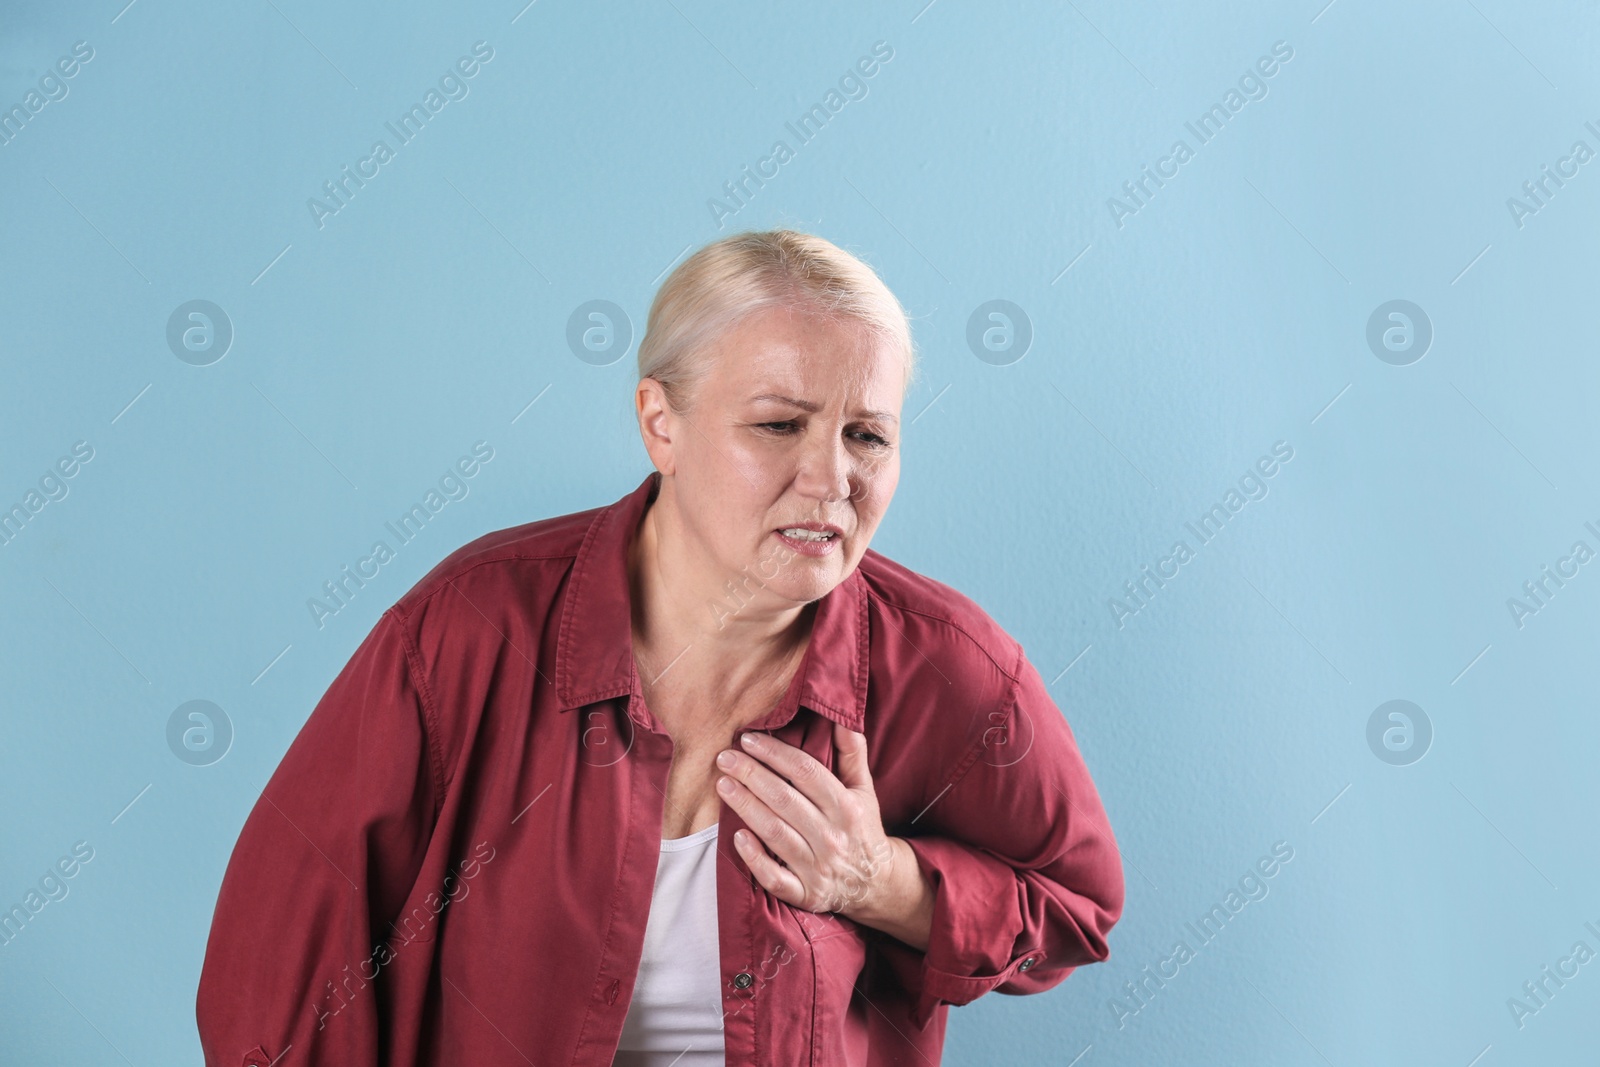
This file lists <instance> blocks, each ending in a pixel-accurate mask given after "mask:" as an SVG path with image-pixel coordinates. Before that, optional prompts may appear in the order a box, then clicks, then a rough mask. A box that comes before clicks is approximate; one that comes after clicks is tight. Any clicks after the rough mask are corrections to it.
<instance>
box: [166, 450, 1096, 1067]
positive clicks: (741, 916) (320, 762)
mask: <svg viewBox="0 0 1600 1067" xmlns="http://www.w3.org/2000/svg"><path fill="white" fill-rule="evenodd" d="M657 485H658V476H657V475H656V474H654V473H652V474H651V475H650V477H648V478H646V479H645V481H644V482H643V483H641V484H640V486H639V488H638V489H636V490H634V491H633V492H631V493H629V494H628V495H627V496H625V497H623V498H622V499H621V500H619V501H617V502H616V503H615V504H612V505H611V506H609V507H605V508H597V509H594V510H590V511H585V512H581V513H578V514H574V515H564V516H561V517H558V518H553V519H548V520H545V521H541V522H534V523H530V524H527V525H524V526H518V527H514V528H512V529H507V530H501V531H499V532H496V533H492V534H489V535H487V536H485V537H482V538H479V539H478V540H476V541H473V542H472V543H470V544H468V545H466V546H465V547H463V548H461V549H459V550H457V551H456V552H454V553H452V554H451V555H450V556H449V557H448V558H447V559H445V560H444V561H443V562H442V563H440V564H439V565H438V566H437V567H435V568H434V569H433V571H431V572H430V573H429V574H428V575H427V576H426V577H425V578H423V579H422V581H420V582H419V583H417V585H416V586H415V587H414V588H412V589H411V590H410V591H409V592H407V593H406V594H405V595H404V596H403V597H402V598H401V599H400V600H399V602H398V603H396V604H395V605H394V606H393V607H391V608H390V609H389V610H388V611H386V612H385V613H384V614H383V616H382V617H381V618H380V619H379V620H378V623H377V625H376V626H374V628H373V630H372V632H371V633H370V634H369V635H368V636H367V637H366V639H365V640H364V641H363V642H362V644H361V646H360V647H359V648H358V649H357V650H356V652H355V654H354V655H353V656H352V657H351V659H350V661H349V663H348V664H347V665H346V666H345V667H344V669H343V670H342V671H341V672H340V673H339V675H338V677H337V678H335V679H334V681H333V684H332V685H331V686H330V687H329V689H328V691H327V693H326V695H325V696H324V697H323V698H322V700H321V701H319V702H318V704H317V706H316V709H315V710H314V711H313V712H312V714H311V717H310V718H309V719H308V720H307V722H306V724H305V726H304V727H303V728H302V729H301V731H300V733H299V735H298V736H297V737H296V738H295V740H294V743H293V744H292V745H291V746H290V747H289V750H288V752H287V753H286V754H285V755H284V757H283V761H282V763H281V764H280V765H279V766H278V769H277V771H276V772H275V773H274V774H273V776H272V779H271V781H269V782H268V783H267V787H266V790H265V792H264V793H263V794H262V796H261V798H260V799H259V800H258V801H257V803H256V805H255V808H254V810H253V811H252V812H251V814H250V817H249V819H248V820H247V821H246V822H245V825H244V829H243V831H242V832H241V833H240V835H239V841H238V844H237V845H236V846H235V848H234V851H233V856H232V858H231V860H230V861H229V864H228V869H227V873H226V875H225V876H224V878H223V882H222V888H221V892H220V895H219V896H218V899H217V907H216V913H215V915H214V917H213V919H212V926H211V936H210V940H209V942H208V944H207V947H206V957H205V966H204V970H203V972H202V974H201V977H200V986H199V993H198V997H197V1001H196V1015H197V1018H198V1020H199V1027H200V1038H201V1043H202V1045H203V1047H204V1050H205V1059H206V1063H207V1064H208V1065H210V1067H267V1065H268V1064H269V1063H274V1062H276V1063H277V1064H281V1065H282V1067H302V1065H315V1067H322V1065H326V1067H377V1065H380V1064H381V1065H393V1067H413V1065H416V1067H423V1065H433V1064H439V1065H443V1064H472V1065H474V1067H488V1065H496V1064H507V1065H518V1064H537V1065H538V1067H546V1065H549V1064H562V1065H568V1064H582V1065H586V1067H609V1065H610V1064H611V1060H612V1055H613V1053H614V1051H615V1049H616V1046H617V1042H618V1038H619V1035H620V1034H621V1031H622V1023H623V1019H624V1017H625V1016H626V1014H627V1010H628V1003H629V998H630V996H631V993H632V989H633V982H634V977H635V975H636V973H637V971H638V966H639V958H640V953H641V948H642V944H643V940H644V933H645V920H646V917H647V913H648V911H649V907H650V897H651V891H652V889H653V886H654V879H655V871H656V860H657V857H658V856H659V853H660V844H661V828H662V809H663V805H664V801H665V793H664V790H665V788H666V783H667V771H668V768H669V766H670V763H671V760H672V743H671V740H670V739H669V737H668V736H667V734H666V733H665V731H664V730H663V729H662V727H661V725H660V724H659V723H658V722H657V721H656V719H655V717H654V716H653V715H652V714H651V712H650V711H649V709H648V708H646V707H645V704H644V701H643V699H642V697H641V695H640V688H639V677H638V674H637V672H636V670H635V667H634V659H633V655H632V636H631V630H630V619H629V592H628V577H627V569H626V550H627V546H628V543H629V539H630V537H631V535H632V534H633V532H634V531H635V530H636V529H637V527H638V524H639V521H640V519H641V518H642V517H643V515H644V512H645V509H646V508H647V507H648V505H649V503H650V502H651V501H652V500H653V499H654V497H655V491H656V488H657ZM749 580H750V582H751V583H752V588H753V587H755V586H754V583H757V582H759V580H760V578H759V576H758V575H755V574H752V575H751V576H750V579H749ZM735 597H736V593H734V592H732V591H730V600H729V603H728V605H726V608H727V609H728V610H732V609H733V608H736V607H737V606H738V600H737V599H736V598H735ZM813 627H814V628H813V631H812V637H811V641H810V644H809V646H808V648H807V651H806V654H805V658H804V660H803V661H802V663H801V666H800V668H799V670H798V671H797V672H796V673H795V675H794V678H793V680H792V681H791V683H790V685H789V688H788V691H787V694H786V695H785V696H784V698H783V700H782V702H781V703H780V704H779V705H778V706H777V707H776V708H775V709H774V710H773V711H772V713H771V714H770V715H768V716H767V717H766V718H764V719H762V720H760V721H759V722H756V723H754V724H753V725H752V728H753V729H759V730H767V731H770V732H771V733H772V734H773V735H774V736H776V737H778V738H781V739H782V740H784V741H787V742H789V743H790V744H793V745H797V746H800V747H802V748H804V749H805V750H806V751H807V752H809V753H810V754H811V755H812V756H814V757H816V758H817V759H818V760H819V761H821V762H822V763H823V764H824V765H826V766H829V767H830V768H831V767H832V765H833V745H832V739H831V730H832V725H831V724H832V723H834V722H839V723H843V724H845V725H846V726H848V727H849V728H850V729H852V730H861V731H864V732H865V734H866V737H867V746H868V754H869V762H870V767H871V771H872V776H873V779H874V782H875V785H876V789H877V794H878V801H879V804H880V807H881V810H882V814H883V820H884V826H885V827H886V829H887V830H888V831H889V833H891V834H894V835H896V836H900V837H905V838H907V839H908V840H909V842H910V844H911V847H912V849H913V850H914V851H915V853H916V856H917V859H918V862H919V864H920V865H921V867H922V870H923V871H924V872H925V873H926V874H927V876H928V877H929V878H930V879H931V880H932V884H933V885H934V887H935V897H936V900H935V905H934V914H933V928H932V938H931V943H930V945H929V947H928V950H927V952H926V953H923V952H919V951H916V950H914V949H912V948H910V947H909V946H907V945H905V944H903V943H901V942H899V941H896V940H894V939H893V938H891V937H889V936H887V935H885V934H882V933H880V932H878V931H875V930H872V929H870V928H867V927H864V926H859V925H857V924H856V923H854V922H852V921H851V920H849V919H846V918H843V917H841V916H837V915H832V914H823V915H817V914H812V913H810V912H806V911H802V910H799V909H796V908H793V907H791V906H789V905H788V904H785V903H783V902H782V901H779V900H778V899H777V898H775V897H773V896H771V895H770V894H768V893H767V892H766V891H765V890H764V889H762V888H761V886H760V885H759V884H758V883H757V882H756V881H755V879H754V878H753V877H751V875H750V873H749V871H748V870H747V869H746V867H745V866H744V863H743V861H742V860H741V859H740V858H739V856H738V853H737V852H736V851H735V850H734V848H733V844H732V840H731V835H732V834H733V832H734V831H735V830H737V829H738V828H740V827H741V826H742V825H743V823H742V821H741V820H740V819H739V817H738V816H737V815H736V814H734V812H733V810H732V809H731V808H728V807H726V806H724V807H723V809H722V814H721V822H720V828H719V831H718V841H717V850H718V856H717V916H718V929H719V935H720V945H719V952H720V956H721V961H722V975H723V982H722V997H723V1006H724V1009H725V1014H724V1017H723V1024H724V1040H725V1042H726V1047H727V1062H728V1063H730V1064H781V1065H784V1067H789V1065H793V1064H798V1063H814V1064H827V1065H830V1067H836V1065H841V1064H851V1065H854V1064H875V1065H876V1064H919V1065H920V1064H936V1063H938V1062H939V1056H940V1049H941V1046H942V1045H943V1042H944V1026H945V1015H946V1010H947V1009H946V1006H947V1005H951V1004H965V1003H967V1002H969V1001H971V1000H973V999H974V998H976V997H978V996H981V995H982V994H984V993H986V992H988V991H989V990H991V989H998V990H1000V992H1002V993H1013V994H1022V993H1037V992H1040V991H1042V990H1045V989H1049V988H1051V987H1052V986H1054V985H1056V984H1057V983H1059V982H1060V981H1061V980H1062V979H1064V978H1066V977H1067V975H1069V974H1071V973H1072V971H1073V969H1074V968H1076V967H1078V966H1080V965H1082V964H1086V963H1093V962H1097V961H1101V960H1104V959H1106V957H1107V956H1108V955H1109V950H1108V948H1107V945H1106V935H1107V933H1108V932H1109V931H1110V929H1111V927H1112V925H1113V924H1114V923H1115V922H1116V921H1117V919H1118V918H1119V917H1120V915H1121V912H1122V902H1123V878H1122V868H1121V865H1120V862H1119V858H1118V853H1117V850H1116V846H1115V843H1114V840H1113V837H1112V833H1111V828H1110V826H1109V825H1108V823H1107V821H1106V815H1105V810H1104V808H1103V807H1102V806H1101V803H1100V798H1099V796H1098V794H1097V793H1096V791H1095V787H1094V784H1093V783H1092V782H1091V781H1090V778H1089V773H1088V771H1087V770H1086V769H1085V767H1084V763H1083V760H1082V758H1081V756H1080V755H1079V752H1078V749H1077V745H1076V743H1075V742H1074V740H1073V736H1072V733H1071V731H1070V730H1069V729H1068V726H1067V722H1066V720H1065V719H1064V718H1063V717H1062V715H1061V713H1060V711H1058V710H1057V708H1056V706H1055V705H1054V703H1052V701H1051V699H1050V695H1049V693H1048V692H1047V691H1046V689H1045V685H1044V683H1043V681H1042V680H1041V679H1040V677H1039V674H1038V672H1037V671H1036V670H1035V669H1034V667H1033V665H1032V664H1031V663H1029V662H1028V660H1027V659H1026V658H1025V657H1024V656H1023V652H1022V647H1021V646H1020V645H1019V644H1018V643H1017V642H1016V641H1015V640H1013V639H1012V638H1011V637H1010V636H1008V635H1007V634H1006V633H1005V632H1004V631H1003V630H1001V629H1000V627H999V626H998V625H997V624H996V623H995V622H994V621H993V620H991V619H990V618H989V617H988V616H987V615H986V614H985V613H984V612H983V611H982V610H981V609H980V608H979V607H978V606H977V605H976V604H974V603H973V602H972V601H971V600H969V599H967V598H966V597H964V596H962V595H961V594H960V593H958V592H956V591H955V590H953V589H951V588H949V587H947V586H945V585H942V584H940V583H938V582H936V581H933V580H932V579H929V578H925V577H923V576H921V575H919V574H915V573H913V572H912V571H909V570H907V569H905V568H904V567H901V566H900V565H899V564H897V563H894V562H893V561H891V560H889V559H887V558H886V557H884V556H882V555H879V554H878V553H876V552H873V551H870V550H869V551H868V552H867V553H866V554H865V555H864V556H863V558H862V560H861V563H860V565H859V566H858V567H857V568H856V569H855V570H854V571H852V573H851V574H850V576H849V577H848V578H846V579H845V580H844V581H843V582H841V583H840V584H839V585H838V586H837V587H836V588H835V589H834V590H833V591H832V592H830V593H829V594H828V595H827V596H825V597H823V598H822V599H821V601H820V602H818V606H817V611H816V616H815V619H814V622H813ZM279 1057H282V1058H281V1059H280V1058H279Z"/></svg>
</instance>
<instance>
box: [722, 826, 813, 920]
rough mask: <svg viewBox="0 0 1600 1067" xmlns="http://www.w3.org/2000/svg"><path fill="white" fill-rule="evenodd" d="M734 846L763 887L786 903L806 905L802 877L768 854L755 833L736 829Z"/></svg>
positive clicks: (801, 906) (800, 906)
mask: <svg viewBox="0 0 1600 1067" xmlns="http://www.w3.org/2000/svg"><path fill="white" fill-rule="evenodd" d="M733 847H734V848H735V849H736V850H737V851H738V853H739V855H740V856H742V857H743V858H744V864H745V866H746V867H749V868H750V873H751V874H753V875H755V879H756V881H758V882H760V883H761V888H763V889H765V890H766V891H767V892H769V893H771V894H772V895H773V896H775V897H777V898H778V899H779V900H781V901H783V902H784V903H785V904H791V905H793V906H794V907H797V908H803V907H805V901H806V887H805V885H804V883H802V882H801V881H800V877H799V876H798V875H796V874H795V873H794V872H793V871H791V870H790V869H789V868H787V867H785V866H783V865H782V864H781V863H779V862H778V861H777V860H775V859H773V858H772V857H771V856H769V855H767V850H766V849H764V848H762V847H761V845H760V843H759V842H757V841H756V838H755V835H754V834H752V833H750V831H748V830H736V831H734V834H733Z"/></svg>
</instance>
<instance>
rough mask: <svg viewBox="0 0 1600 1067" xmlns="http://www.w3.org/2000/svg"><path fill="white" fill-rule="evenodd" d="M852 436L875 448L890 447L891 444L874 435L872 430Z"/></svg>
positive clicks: (861, 431)
mask: <svg viewBox="0 0 1600 1067" xmlns="http://www.w3.org/2000/svg"><path fill="white" fill-rule="evenodd" d="M851 436H852V437H854V438H855V439H856V440H858V441H860V442H862V443H863V444H866V445H870V446H871V447H873V448H888V447H889V442H888V440H887V439H885V438H883V437H881V436H879V435H878V434H875V433H873V432H872V431H871V430H857V431H856V432H855V433H853V434H851Z"/></svg>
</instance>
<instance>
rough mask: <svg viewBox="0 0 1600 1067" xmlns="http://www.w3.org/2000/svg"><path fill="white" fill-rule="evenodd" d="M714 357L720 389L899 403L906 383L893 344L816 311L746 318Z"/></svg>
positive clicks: (773, 311)
mask: <svg viewBox="0 0 1600 1067" xmlns="http://www.w3.org/2000/svg"><path fill="white" fill-rule="evenodd" d="M712 359H713V366H712V367H711V374H710V375H709V376H708V379H709V380H708V382H707V384H708V385H712V386H713V388H717V389H718V391H719V392H731V393H740V394H749V395H755V394H758V393H761V392H763V391H771V392H779V393H784V394H786V395H789V396H802V395H804V396H807V397H808V398H809V399H812V400H820V401H823V402H826V401H827V400H828V399H830V398H833V397H835V396H836V395H839V394H848V395H860V396H872V397H876V398H879V399H887V398H891V397H893V398H895V399H898V396H899V394H900V392H901V391H902V389H903V386H904V384H905V361H904V357H903V355H902V354H901V352H900V351H899V350H898V348H897V347H896V346H895V345H894V343H893V342H892V341H891V340H890V339H888V338H886V337H883V336H882V335H880V334H878V333H876V332H874V331H873V330H871V329H870V328H868V327H867V326H865V325H863V324H861V323H859V322H856V321H854V320H851V319H847V318H842V317H839V316H832V315H827V314H824V313H821V312H818V311H814V310H809V309H801V308H793V307H775V308H764V309H763V310H761V311H758V312H755V313H754V314H751V315H748V316H746V317H745V318H744V319H743V320H741V321H740V322H738V323H737V324H735V325H734V327H733V328H732V329H730V330H728V331H727V332H726V333H724V334H723V335H722V337H721V338H719V339H718V342H717V343H716V344H715V345H714V346H713V355H712ZM713 383H714V384H713ZM769 386H770V387H772V388H770V389H767V388H766V387H769Z"/></svg>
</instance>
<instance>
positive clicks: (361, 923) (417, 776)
mask: <svg viewBox="0 0 1600 1067" xmlns="http://www.w3.org/2000/svg"><path fill="white" fill-rule="evenodd" d="M402 621H403V619H402V617H401V616H400V615H399V614H398V610H397V609H394V608H391V609H390V610H389V611H388V612H386V613H385V614H384V615H383V616H382V618H380V619H379V621H378V623H377V625H376V626H374V627H373V630H372V632H371V633H370V634H368V635H367V637H366V638H365V640H363V642H362V643H361V645H360V647H359V648H357V650H356V652H355V654H354V655H353V656H352V657H351V658H350V661H349V662H348V663H347V664H346V665H345V667H344V668H343V670H342V671H341V672H340V673H339V675H338V677H337V678H335V679H334V681H333V683H332V685H331V686H330V687H329V688H328V691H327V693H326V694H325V695H324V696H323V697H322V699H321V700H320V701H319V702H318V703H317V706H316V708H315V709H314V710H313V711H312V713H311V716H310V718H309V719H307V721H306V723H305V725H304V726H303V727H302V728H301V730H300V733H299V734H298V736H296V738H295V740H294V742H293V743H292V744H291V745H290V746H289V749H288V751H287V753H286V754H285V755H284V757H283V760H282V762H281V763H279V765H278V768H277V770H276V771H275V772H274V773H273V775H272V778H271V780H270V781H268V782H267V785H266V788H265V789H264V790H263V791H262V794H261V796H260V798H259V799H258V800H257V801H256V804H255V807H254V808H253V809H252V811H251V812H250V815H249V818H248V819H246V821H245V824H244V829H243V830H242V831H241V832H240V834H239V839H238V843H237V844H236V845H235V846H234V849H233V855H232V857H231V859H230V860H229V862H228V867H227V871H226V873H225V874H224V876H223V879H222V887H221V890H220V892H219V894H218V897H217V904H216V910H215V913H214V914H213V916H212V922H211V935H210V939H209V941H208V942H207V945H206V955H205V963H204V965H203V967H202V970H201V975H200V985H199V989H198V993H197V996H196V1001H195V1016H196V1020H197V1022H198V1024H199V1029H200V1043H201V1047H202V1049H203V1051H204V1055H205V1062H206V1064H207V1067H268V1065H269V1064H271V1063H273V1062H274V1061H276V1060H277V1059H278V1058H279V1057H281V1056H283V1055H284V1053H285V1052H287V1051H288V1050H289V1049H291V1048H293V1050H294V1052H293V1056H292V1058H290V1059H289V1060H287V1061H286V1062H289V1063H293V1064H296V1065H298V1067H334V1065H337V1067H376V1065H377V1064H378V1062H379V1049H380V1027H379V1022H380V1020H379V1016H378V1009H377V1006H376V1005H377V1002H378V999H379V998H378V996H377V993H378V990H377V989H374V988H372V986H373V984H374V983H379V982H381V981H382V978H381V977H380V973H381V970H382V965H383V963H384V962H385V961H386V959H387V956H388V949H387V948H385V947H382V946H383V945H384V943H385V942H386V941H388V940H389V936H390V933H391V931H390V922H391V920H392V919H393V918H394V917H395V916H396V915H398V914H399V912H400V909H401V907H402V905H403V904H404V902H405V899H406V896H407V895H408V893H409V892H410V891H411V889H412V886H413V884H414V883H415V882H416V880H417V872H418V870H419V868H420V866H421V863H422V859H423V856H424V854H425V853H426V851H427V845H428V839H429V836H430V835H431V833H432V829H433V825H434V822H435V820H436V817H437V806H438V802H439V799H440V797H441V796H442V794H443V786H442V782H443V776H442V773H441V770H440V768H441V762H440V760H439V759H438V756H437V753H436V752H435V750H434V748H433V743H432V741H431V740H430V738H431V737H434V736H436V731H433V732H430V730H429V729H428V727H429V725H430V720H431V719H432V717H433V715H432V701H431V699H430V698H429V697H428V695H427V693H426V691H425V690H422V689H419V688H418V686H417V685H416V684H415V681H414V679H415V678H416V677H422V676H423V675H422V672H421V671H420V669H418V670H415V671H414V669H413V668H414V662H413V660H414V657H415V655H416V652H415V647H414V645H412V644H411V642H410V640H409V638H408V636H407V634H406V632H405V629H404V627H403V625H402Z"/></svg>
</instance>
